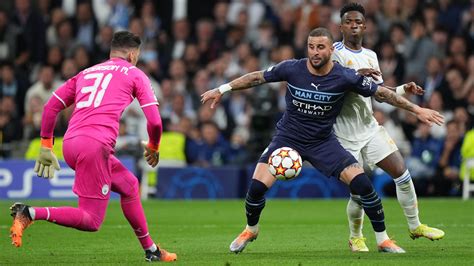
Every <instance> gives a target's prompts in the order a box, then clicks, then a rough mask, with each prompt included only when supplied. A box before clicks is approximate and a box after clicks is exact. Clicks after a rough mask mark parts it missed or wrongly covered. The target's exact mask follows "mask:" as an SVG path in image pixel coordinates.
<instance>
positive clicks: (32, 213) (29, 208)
mask: <svg viewBox="0 0 474 266" xmlns="http://www.w3.org/2000/svg"><path fill="white" fill-rule="evenodd" d="M28 211H29V212H30V216H31V220H34V219H35V216H36V212H35V209H34V208H33V207H28Z"/></svg>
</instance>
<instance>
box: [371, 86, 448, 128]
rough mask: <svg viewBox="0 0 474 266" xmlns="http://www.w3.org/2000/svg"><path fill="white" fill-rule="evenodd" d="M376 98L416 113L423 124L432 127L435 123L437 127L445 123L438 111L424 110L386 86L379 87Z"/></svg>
mask: <svg viewBox="0 0 474 266" xmlns="http://www.w3.org/2000/svg"><path fill="white" fill-rule="evenodd" d="M374 98H375V99H376V100H377V101H380V102H386V103H388V104H391V105H393V106H396V107H399V108H402V109H405V110H407V111H410V112H412V113H414V114H415V115H416V116H417V118H418V119H419V120H420V121H421V122H423V123H426V124H428V125H430V126H431V125H433V123H435V124H437V125H442V124H443V123H444V117H443V116H442V115H441V114H440V113H438V112H437V111H435V110H431V109H428V108H422V107H420V106H418V105H416V104H414V103H412V102H410V101H408V100H407V99H406V98H404V97H403V96H401V95H398V94H397V93H395V92H393V91H392V90H390V89H389V88H387V87H385V86H379V87H378V89H377V91H376V92H375V94H374Z"/></svg>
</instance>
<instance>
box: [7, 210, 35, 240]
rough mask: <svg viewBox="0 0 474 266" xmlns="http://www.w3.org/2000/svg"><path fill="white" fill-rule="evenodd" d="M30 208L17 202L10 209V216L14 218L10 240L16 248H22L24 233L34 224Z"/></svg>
mask: <svg viewBox="0 0 474 266" xmlns="http://www.w3.org/2000/svg"><path fill="white" fill-rule="evenodd" d="M29 207H30V206H28V205H25V204H23V203H21V202H15V203H14V204H13V205H12V206H11V207H10V210H11V214H10V215H11V216H12V217H13V225H12V227H10V238H11V239H12V245H14V246H15V247H21V244H22V239H21V237H22V236H23V231H25V229H26V228H28V226H30V225H31V224H32V223H33V220H32V219H31V216H30V211H29V210H28V208H29Z"/></svg>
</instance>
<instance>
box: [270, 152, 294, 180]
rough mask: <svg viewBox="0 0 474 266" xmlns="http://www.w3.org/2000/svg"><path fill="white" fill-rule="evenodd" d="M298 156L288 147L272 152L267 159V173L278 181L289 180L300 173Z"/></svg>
mask: <svg viewBox="0 0 474 266" xmlns="http://www.w3.org/2000/svg"><path fill="white" fill-rule="evenodd" d="M302 164H303V162H302V160H301V156H300V154H299V153H298V152H297V151H296V150H294V149H292V148H289V147H281V148H278V149H276V150H275V151H273V152H272V154H271V155H270V157H269V158H268V171H270V173H271V174H272V175H273V176H274V177H275V178H276V179H279V180H291V179H293V178H295V177H297V176H298V175H299V174H300V172H301V167H302Z"/></svg>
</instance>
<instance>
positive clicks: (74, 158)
mask: <svg viewBox="0 0 474 266" xmlns="http://www.w3.org/2000/svg"><path fill="white" fill-rule="evenodd" d="M113 152H114V150H113V149H112V148H111V147H108V146H107V145H106V144H103V143H101V142H99V141H97V140H95V139H93V138H91V137H87V136H76V137H73V138H71V139H66V140H64V143H63V153H64V160H65V161H66V163H67V164H68V165H69V166H70V167H71V168H72V169H74V170H75V171H76V177H75V179H74V186H73V192H74V193H75V194H76V195H78V196H80V197H86V198H94V199H109V198H110V189H111V186H112V174H111V168H112V164H111V160H110V158H111V156H112V154H113Z"/></svg>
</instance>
